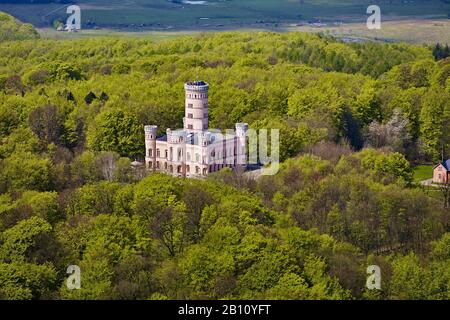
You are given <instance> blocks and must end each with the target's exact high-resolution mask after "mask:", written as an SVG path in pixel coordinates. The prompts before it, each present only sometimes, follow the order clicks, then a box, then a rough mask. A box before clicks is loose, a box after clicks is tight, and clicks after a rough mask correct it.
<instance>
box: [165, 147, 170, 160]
mask: <svg viewBox="0 0 450 320" xmlns="http://www.w3.org/2000/svg"><path fill="white" fill-rule="evenodd" d="M168 152H169V151H168V150H167V149H166V150H165V153H166V159H167V157H168V156H169V155H168Z"/></svg>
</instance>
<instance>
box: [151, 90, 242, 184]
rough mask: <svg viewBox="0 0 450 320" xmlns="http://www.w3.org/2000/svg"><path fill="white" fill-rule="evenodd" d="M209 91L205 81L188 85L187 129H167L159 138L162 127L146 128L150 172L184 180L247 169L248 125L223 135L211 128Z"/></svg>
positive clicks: (185, 127) (185, 124) (239, 126)
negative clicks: (236, 169) (231, 169)
mask: <svg viewBox="0 0 450 320" xmlns="http://www.w3.org/2000/svg"><path fill="white" fill-rule="evenodd" d="M208 88H209V85H208V84H207V83H205V82H204V81H191V82H187V83H185V85H184V89H185V117H184V118H183V123H184V125H183V129H180V130H171V129H167V131H166V135H164V136H162V137H157V130H158V127H157V126H155V125H148V126H145V148H146V152H145V163H146V167H147V168H148V169H149V170H153V171H161V172H165V173H167V174H171V175H174V176H180V177H204V176H207V175H208V174H209V173H212V172H216V171H219V170H220V169H222V168H224V167H229V168H237V167H242V168H244V169H245V168H246V163H247V131H248V124H247V123H237V124H236V130H235V131H234V132H233V133H232V134H230V133H228V134H226V135H223V134H222V133H221V132H220V131H218V130H209V128H208Z"/></svg>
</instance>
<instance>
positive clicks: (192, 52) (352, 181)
mask: <svg viewBox="0 0 450 320" xmlns="http://www.w3.org/2000/svg"><path fill="white" fill-rule="evenodd" d="M19 38H20V37H19ZM8 39H10V38H8ZM4 40H5V39H3V41H1V42H0V298H3V299H200V298H201V299H449V298H450V228H449V226H450V224H449V223H450V222H449V213H450V212H449V209H448V208H447V209H446V208H444V205H443V202H442V199H440V198H439V197H430V196H429V195H428V194H427V193H426V192H424V190H423V189H422V188H420V187H418V186H417V185H416V184H415V183H414V182H413V179H412V166H413V165H415V164H416V163H423V162H430V163H432V162H435V161H437V160H439V159H440V158H441V154H442V153H443V152H444V153H445V154H447V155H449V154H450V135H449V131H450V103H449V101H450V80H449V79H450V78H449V76H450V59H449V58H446V59H445V58H443V59H438V60H436V59H435V58H434V57H433V48H429V47H426V46H413V45H406V44H381V43H373V42H366V43H352V44H345V43H342V42H340V41H338V40H336V39H333V38H331V37H327V36H325V35H321V34H301V33H281V34H280V33H269V32H254V33H243V32H226V33H215V34H201V35H196V36H185V37H180V38H177V39H174V40H170V41H163V42H157V43H155V42H152V41H151V40H146V39H125V38H108V39H91V40H87V39H84V40H71V41H54V40H43V39H42V40H36V39H35V40H20V41H4ZM194 78H198V79H202V80H205V81H207V82H209V84H210V98H209V109H210V127H215V128H220V129H226V128H233V124H234V123H236V122H241V121H242V122H248V123H250V125H251V127H253V128H279V129H280V137H281V158H282V160H283V164H282V166H281V169H280V172H279V173H278V174H277V175H275V176H267V177H261V178H260V179H258V180H252V179H250V178H248V176H246V175H245V174H243V173H242V172H233V171H231V170H229V169H223V170H222V171H221V172H219V173H217V174H214V175H212V176H210V177H209V178H208V179H205V180H195V179H194V180H187V179H182V178H174V177H169V176H166V175H163V174H149V173H148V172H146V171H145V170H143V169H142V168H135V167H132V166H131V161H133V160H134V159H141V157H142V156H143V153H144V140H143V139H144V135H143V125H145V124H159V130H160V133H163V132H164V131H165V129H166V128H167V127H171V128H177V127H181V126H182V118H183V111H184V102H183V100H184V92H183V83H184V82H185V81H187V80H191V79H194ZM371 264H376V265H379V266H380V267H381V270H382V289H381V290H375V291H373V290H372V291H371V290H367V289H365V283H366V277H367V274H366V267H367V266H368V265H371ZM69 265H79V266H80V268H81V272H82V274H81V277H82V280H81V281H82V285H81V289H79V290H68V289H67V287H66V284H65V280H66V278H67V276H68V275H67V274H66V270H67V267H68V266H69Z"/></svg>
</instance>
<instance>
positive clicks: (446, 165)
mask: <svg viewBox="0 0 450 320" xmlns="http://www.w3.org/2000/svg"><path fill="white" fill-rule="evenodd" d="M442 165H443V166H444V168H445V169H447V171H450V159H448V160H447V161H444V162H442Z"/></svg>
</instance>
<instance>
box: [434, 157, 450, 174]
mask: <svg viewBox="0 0 450 320" xmlns="http://www.w3.org/2000/svg"><path fill="white" fill-rule="evenodd" d="M440 164H442V166H443V167H444V168H445V169H446V170H447V171H450V159H448V160H445V161H442V162H439V164H437V165H436V166H434V168H436V167H438V166H439V165H440Z"/></svg>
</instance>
